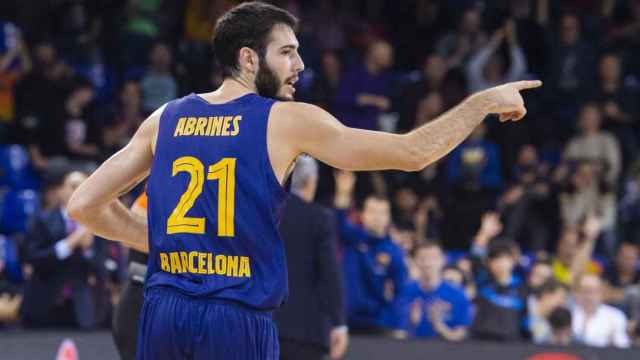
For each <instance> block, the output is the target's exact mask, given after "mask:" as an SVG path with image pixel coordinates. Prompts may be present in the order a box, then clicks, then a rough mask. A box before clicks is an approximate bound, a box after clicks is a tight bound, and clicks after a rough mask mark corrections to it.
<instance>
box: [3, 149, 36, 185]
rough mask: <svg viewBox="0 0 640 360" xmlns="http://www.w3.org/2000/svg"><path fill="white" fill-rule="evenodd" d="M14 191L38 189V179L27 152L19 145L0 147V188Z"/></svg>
mask: <svg viewBox="0 0 640 360" xmlns="http://www.w3.org/2000/svg"><path fill="white" fill-rule="evenodd" d="M1 185H6V186H9V187H10V188H12V189H14V190H21V189H39V188H40V179H39V177H38V174H37V173H36V171H35V170H34V169H33V166H32V165H31V161H30V159H29V154H28V153H27V150H26V149H25V148H24V147H23V146H21V145H15V144H14V145H4V146H1V147H0V186H1Z"/></svg>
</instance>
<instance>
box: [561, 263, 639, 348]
mask: <svg viewBox="0 0 640 360" xmlns="http://www.w3.org/2000/svg"><path fill="white" fill-rule="evenodd" d="M603 292H604V289H603V286H602V281H601V280H600V277H598V276H597V275H591V274H589V275H584V276H582V277H580V278H579V279H578V281H577V282H576V287H575V300H576V304H575V306H574V308H573V311H572V317H573V324H572V327H573V335H574V337H575V339H576V341H577V342H579V343H582V344H584V345H587V346H596V347H607V346H615V347H620V348H627V347H629V346H630V345H631V343H630V340H629V336H628V334H627V318H626V316H625V315H624V313H623V312H622V311H620V310H618V309H616V308H614V307H612V306H609V305H605V304H603V303H602V298H603Z"/></svg>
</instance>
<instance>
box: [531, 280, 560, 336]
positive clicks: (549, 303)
mask: <svg viewBox="0 0 640 360" xmlns="http://www.w3.org/2000/svg"><path fill="white" fill-rule="evenodd" d="M566 295H567V294H566V290H565V289H564V287H562V285H560V283H559V282H557V281H556V280H554V279H550V280H547V281H546V282H545V283H543V284H542V285H541V286H539V287H538V288H537V289H536V290H535V292H534V296H533V297H532V298H530V299H529V302H528V309H527V310H528V312H529V314H528V324H527V325H528V326H529V332H530V333H531V337H532V339H533V342H534V343H536V344H550V343H553V339H554V333H553V328H552V326H551V324H550V323H549V316H550V315H551V314H552V313H553V311H554V310H555V309H557V308H558V307H560V306H561V305H562V304H564V303H565V302H566Z"/></svg>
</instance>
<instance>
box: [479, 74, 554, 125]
mask: <svg viewBox="0 0 640 360" xmlns="http://www.w3.org/2000/svg"><path fill="white" fill-rule="evenodd" d="M540 86H542V81H540V80H523V81H516V82H510V83H507V84H504V85H500V86H496V87H493V88H490V89H487V90H485V91H484V93H483V96H484V97H485V100H486V101H487V103H488V106H489V112H490V113H492V114H498V115H499V118H500V121H503V122H504V121H509V120H513V121H518V120H520V119H522V118H523V117H524V116H525V115H526V114H527V109H526V107H525V105H524V100H523V99H522V95H521V94H520V92H521V91H522V90H527V89H535V88H537V87H540Z"/></svg>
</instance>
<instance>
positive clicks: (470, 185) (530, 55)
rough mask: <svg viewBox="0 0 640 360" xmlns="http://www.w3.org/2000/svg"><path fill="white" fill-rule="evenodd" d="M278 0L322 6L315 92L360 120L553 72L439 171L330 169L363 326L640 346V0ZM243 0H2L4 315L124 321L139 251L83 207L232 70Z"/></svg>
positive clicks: (300, 93) (444, 104)
mask: <svg viewBox="0 0 640 360" xmlns="http://www.w3.org/2000/svg"><path fill="white" fill-rule="evenodd" d="M273 2H274V3H276V4H277V5H279V6H281V7H284V8H286V9H288V10H289V11H291V12H292V13H294V14H295V15H296V16H298V17H299V18H300V19H301V24H300V28H299V34H298V38H299V40H300V44H301V50H300V51H301V55H302V57H303V59H304V61H305V64H306V70H305V71H304V73H302V74H301V79H300V81H299V83H298V89H297V92H296V96H297V98H298V100H301V101H306V102H311V103H314V104H317V105H319V106H322V107H324V108H326V109H327V110H329V111H330V112H331V113H332V114H334V115H335V116H336V117H337V118H338V119H339V120H340V121H342V122H343V123H345V124H346V125H349V126H353V127H358V128H364V129H375V130H382V131H388V132H406V131H410V130H411V129H413V128H414V127H416V126H420V125H422V124H425V123H427V122H429V121H431V120H433V119H434V118H436V117H437V116H438V115H439V114H441V113H443V112H444V111H446V110H447V109H448V108H450V107H452V106H454V105H455V104H456V103H458V102H459V101H460V100H462V99H464V98H465V97H466V96H468V95H469V94H471V93H473V92H476V91H481V90H483V89H486V88H488V87H491V86H494V85H498V84H501V83H504V82H507V81H513V80H521V79H542V80H543V81H544V84H545V85H544V86H543V88H541V89H539V90H534V91H531V92H530V93H526V94H525V99H526V101H527V104H528V110H529V113H528V115H527V117H526V119H525V120H523V121H520V122H517V123H508V124H501V123H499V122H498V121H497V120H496V119H491V118H490V119H487V120H486V121H485V122H484V124H482V125H480V126H479V127H478V128H477V129H476V130H475V131H474V132H473V133H472V135H471V136H470V137H469V138H468V139H467V140H466V141H465V142H464V143H463V144H461V145H460V146H459V147H457V148H456V149H455V150H453V151H452V152H451V153H450V154H449V155H448V156H446V157H445V158H443V159H441V160H440V161H438V162H437V163H435V164H433V165H431V166H429V167H427V168H426V169H424V170H422V171H420V172H416V173H403V172H396V171H380V172H371V173H358V174H353V173H349V172H335V171H334V170H333V169H331V168H329V167H327V166H322V167H321V172H320V178H319V187H318V194H317V196H316V200H317V201H318V202H320V203H322V204H324V205H325V206H328V207H331V208H335V209H336V210H335V211H336V216H337V219H338V221H337V224H338V231H339V234H340V238H341V241H342V245H341V249H340V251H339V254H338V256H339V259H340V262H341V264H342V265H341V266H343V272H344V276H345V282H346V285H347V286H346V289H347V306H348V315H349V327H350V329H352V331H354V332H358V331H361V332H366V333H377V334H381V335H386V336H393V337H399V338H412V337H419V338H442V339H446V340H449V341H460V340H463V339H469V338H471V339H487V340H495V341H516V340H527V341H533V342H536V343H541V344H556V345H566V344H585V345H589V346H617V347H629V346H631V345H633V344H634V343H637V342H638V340H639V339H640V326H638V324H639V321H640V274H639V272H638V267H639V256H640V247H639V244H640V158H638V156H637V155H638V148H639V147H640V127H639V126H638V120H639V119H640V108H639V107H638V105H637V103H638V99H640V97H639V95H640V0H557V1H551V0H485V1H481V0H447V1H444V0H442V1H438V0H404V1H402V5H399V4H398V3H397V2H392V1H387V0H368V1H365V0H340V1H337V0H335V1H334V0H318V1H305V0H281V1H273ZM236 3H237V1H231V0H226V1H225V0H186V1H179V0H117V1H103V0H98V1H88V0H87V1H82V0H50V1H36V0H21V1H17V0H3V1H2V2H1V3H0V143H2V144H3V145H1V146H0V214H1V215H0V216H1V217H0V233H2V234H4V235H0V324H4V325H0V326H5V327H15V326H24V327H43V326H73V327H79V328H85V329H88V328H95V327H100V326H107V324H108V323H109V314H110V311H111V310H110V309H111V307H112V303H113V301H116V298H117V294H118V286H119V284H120V283H121V281H122V279H123V277H124V276H125V274H124V272H125V270H124V266H123V264H124V263H125V262H126V256H127V251H126V249H123V248H122V247H120V246H118V245H115V244H113V243H110V242H107V241H104V240H102V239H99V238H94V237H93V236H92V235H91V234H89V233H87V232H86V231H85V230H84V229H82V228H78V227H77V226H76V225H75V224H74V223H73V221H71V220H69V218H68V217H67V215H66V211H65V209H64V206H65V204H66V201H67V200H68V198H69V196H70V194H71V192H72V191H73V189H74V187H75V186H77V184H79V182H81V181H82V180H83V179H84V178H85V177H86V176H87V174H89V173H90V172H91V171H92V169H94V168H95V166H96V165H97V164H99V163H100V162H101V161H103V160H104V159H106V158H107V157H109V156H110V155H111V154H113V153H114V152H116V151H117V150H118V149H119V148H121V147H122V146H123V145H124V144H126V143H127V141H128V139H129V138H130V137H131V136H132V135H133V133H134V132H135V130H136V129H137V127H138V126H139V125H140V123H141V122H142V121H143V120H144V119H145V117H146V116H147V115H148V114H149V113H150V112H152V111H153V110H155V109H156V108H158V107H159V106H161V105H162V104H164V103H165V102H167V101H170V100H172V99H174V98H176V97H179V96H183V95H185V94H188V93H191V92H204V91H209V90H211V89H214V88H215V87H216V86H217V85H218V84H219V83H220V82H221V80H222V77H221V72H220V71H219V69H218V68H217V66H216V64H215V63H214V61H213V56H212V52H211V46H210V44H209V42H210V37H211V31H212V28H213V24H214V23H215V20H216V19H217V17H218V16H219V15H220V14H221V13H223V12H224V11H225V10H226V9H228V8H230V7H231V6H233V5H235V4H236ZM336 151H340V149H336ZM140 190H141V189H135V190H134V194H135V193H136V192H139V191H140ZM16 324H20V325H16Z"/></svg>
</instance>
